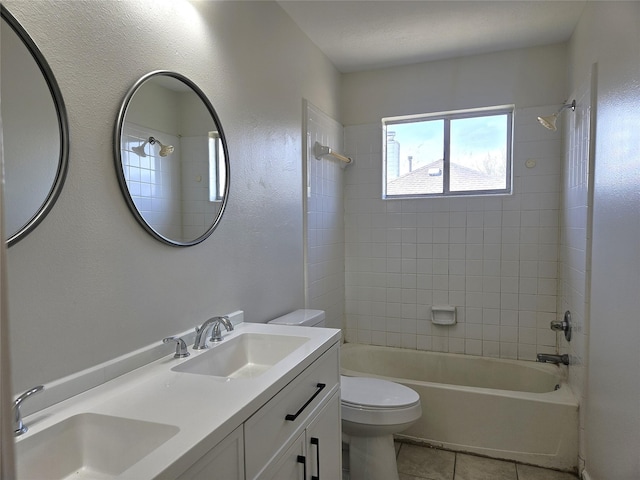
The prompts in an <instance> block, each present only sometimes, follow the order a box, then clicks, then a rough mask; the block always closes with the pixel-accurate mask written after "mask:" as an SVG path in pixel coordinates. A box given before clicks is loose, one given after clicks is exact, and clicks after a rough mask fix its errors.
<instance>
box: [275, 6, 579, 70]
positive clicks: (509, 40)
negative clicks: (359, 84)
mask: <svg viewBox="0 0 640 480" xmlns="http://www.w3.org/2000/svg"><path fill="white" fill-rule="evenodd" d="M278 3H279V4H280V6H281V7H282V8H283V9H284V10H285V11H286V12H287V13H288V14H289V16H290V17H291V18H292V19H293V21H294V22H295V23H296V24H297V25H298V26H299V27H300V29H301V30H302V31H303V32H304V33H305V34H306V35H307V36H308V37H309V38H310V39H311V40H312V41H313V42H314V43H315V44H316V45H317V46H318V47H319V48H320V49H321V50H322V51H323V52H324V53H325V54H326V55H327V56H328V57H329V59H330V60H331V61H332V62H333V64H334V65H335V66H336V68H337V69H338V70H339V71H341V72H345V73H346V72H356V71H364V70H372V69H377V68H384V67H392V66H397V65H406V64H412V63H420V62H427V61H432V60H441V59H446V58H455V57H460V56H466V55H476V54H481V53H491V52H498V51H502V50H510V49H515V48H526V47H533V46H540V45H549V44H553V43H558V42H564V41H566V40H568V39H569V37H570V36H571V33H572V32H573V30H574V28H575V26H576V24H577V23H578V20H579V18H580V14H581V13H582V10H583V8H584V5H585V1H584V0H578V1H564V0H522V1H513V0H502V1H495V0H492V1H484V0H475V1H457V0H448V1H431V0H413V1H406V0H356V1H353V0H280V1H279V2H278Z"/></svg>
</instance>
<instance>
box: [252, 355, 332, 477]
mask: <svg viewBox="0 0 640 480" xmlns="http://www.w3.org/2000/svg"><path fill="white" fill-rule="evenodd" d="M339 382H340V376H339V360H338V345H334V346H333V347H331V348H330V349H329V350H328V351H327V352H325V353H324V354H323V355H322V356H321V357H320V358H319V359H318V360H317V361H315V362H314V363H313V364H312V365H310V366H309V367H308V368H307V369H306V370H304V371H303V372H302V373H301V374H300V375H298V376H297V377H296V378H295V379H294V380H293V381H291V382H290V383H289V384H288V385H287V386H286V387H284V388H283V389H282V390H280V392H278V393H277V394H276V395H275V396H274V397H273V398H272V399H271V400H269V401H268V402H267V403H266V404H265V405H264V406H263V407H262V408H260V409H259V410H258V411H257V412H256V413H255V414H254V415H252V416H251V418H249V419H248V420H247V421H246V422H245V424H244V447H245V469H246V470H245V475H246V478H247V480H256V479H261V480H266V479H274V480H275V479H278V480H284V479H289V478H295V479H296V480H301V479H303V475H304V473H305V472H306V480H311V479H312V477H313V478H314V479H316V478H317V469H318V466H320V470H321V476H320V480H322V479H325V480H332V479H336V478H340V476H341V475H342V473H341V462H340V452H341V448H342V446H341V433H340V396H339V390H340V383H339ZM312 439H315V440H312ZM312 442H313V443H312ZM316 443H319V445H316ZM318 447H319V448H318ZM318 452H320V456H318ZM323 467H324V468H323Z"/></svg>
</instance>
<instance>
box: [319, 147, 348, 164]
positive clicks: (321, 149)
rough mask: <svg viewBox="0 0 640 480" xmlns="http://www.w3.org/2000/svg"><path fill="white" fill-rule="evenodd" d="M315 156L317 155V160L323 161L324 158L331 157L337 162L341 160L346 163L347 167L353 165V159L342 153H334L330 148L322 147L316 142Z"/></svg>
mask: <svg viewBox="0 0 640 480" xmlns="http://www.w3.org/2000/svg"><path fill="white" fill-rule="evenodd" d="M313 154H314V155H315V157H316V159H317V160H321V159H322V157H324V156H326V155H329V156H331V157H333V158H335V159H337V160H340V161H341V162H344V163H346V164H347V165H350V164H352V163H353V159H352V158H351V157H346V156H344V155H342V154H341V153H338V152H334V151H333V150H332V149H331V148H330V147H327V146H325V145H321V144H320V142H316V143H315V145H314V146H313ZM345 166H346V165H345Z"/></svg>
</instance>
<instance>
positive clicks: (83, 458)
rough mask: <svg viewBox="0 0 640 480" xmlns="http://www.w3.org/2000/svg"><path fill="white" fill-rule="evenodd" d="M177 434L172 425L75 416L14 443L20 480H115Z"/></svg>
mask: <svg viewBox="0 0 640 480" xmlns="http://www.w3.org/2000/svg"><path fill="white" fill-rule="evenodd" d="M179 431H180V429H179V428H178V427H175V426H173V425H164V424H160V423H153V422H143V421H140V420H130V419H126V418H120V417H112V416H110V415H99V414H95V413H82V414H79V415H75V416H73V417H69V418H67V419H66V420H64V421H62V422H60V423H57V424H55V425H53V426H51V427H49V428H47V429H45V430H42V431H41V432H38V433H35V434H33V435H31V436H29V437H26V438H24V439H23V440H19V441H18V442H17V444H16V463H17V470H18V472H17V473H18V478H20V479H22V480H43V479H47V480H62V479H71V478H73V479H93V480H98V479H108V478H113V477H116V476H118V475H119V474H121V473H122V472H124V471H125V470H126V469H127V468H129V467H130V466H132V465H133V464H135V463H136V462H138V461H139V460H141V459H142V458H144V457H145V456H147V455H149V454H150V453H151V452H152V451H153V450H155V449H156V448H158V447H159V446H160V445H162V444H163V443H164V442H166V441H167V440H169V439H170V438H171V437H173V436H174V435H175V434H176V433H178V432H179Z"/></svg>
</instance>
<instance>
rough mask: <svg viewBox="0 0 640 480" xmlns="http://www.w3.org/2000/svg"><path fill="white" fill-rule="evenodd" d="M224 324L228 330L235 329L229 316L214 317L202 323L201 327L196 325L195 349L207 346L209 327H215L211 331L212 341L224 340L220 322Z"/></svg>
mask: <svg viewBox="0 0 640 480" xmlns="http://www.w3.org/2000/svg"><path fill="white" fill-rule="evenodd" d="M221 323H222V324H223V325H224V328H226V329H227V331H228V332H230V331H231V330H233V324H232V323H231V321H230V320H229V317H227V316H222V317H212V318H210V319H209V320H207V321H206V322H204V323H203V324H202V326H201V327H196V340H195V342H194V343H193V349H194V350H203V349H205V348H208V347H207V331H208V330H209V328H211V327H212V328H213V331H212V333H211V341H212V342H219V341H221V340H222V335H221V334H220V324H221Z"/></svg>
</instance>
